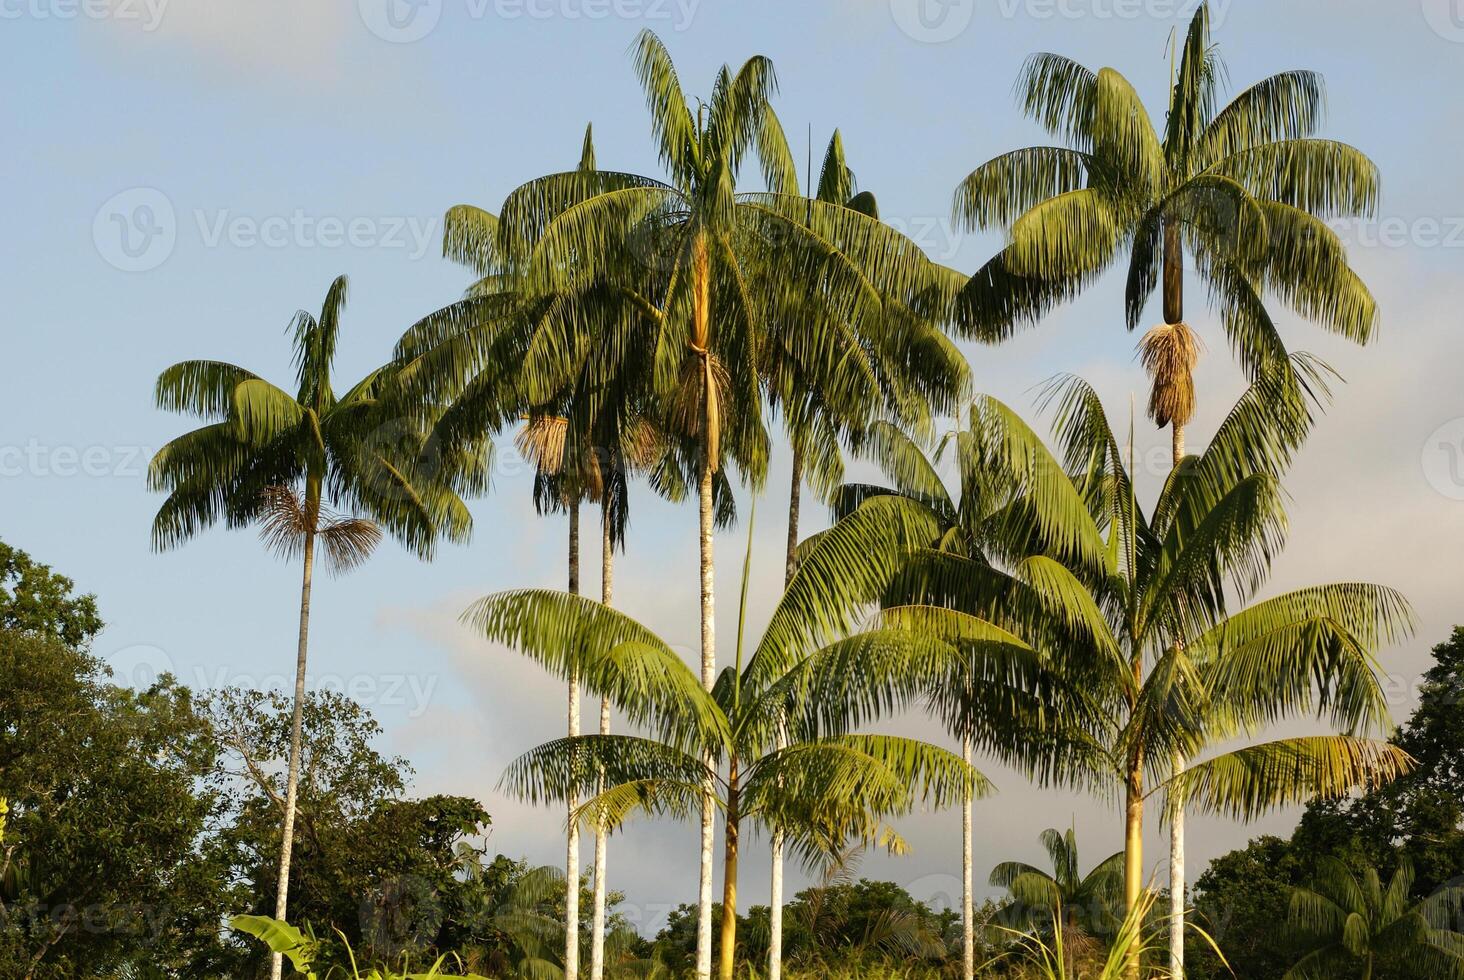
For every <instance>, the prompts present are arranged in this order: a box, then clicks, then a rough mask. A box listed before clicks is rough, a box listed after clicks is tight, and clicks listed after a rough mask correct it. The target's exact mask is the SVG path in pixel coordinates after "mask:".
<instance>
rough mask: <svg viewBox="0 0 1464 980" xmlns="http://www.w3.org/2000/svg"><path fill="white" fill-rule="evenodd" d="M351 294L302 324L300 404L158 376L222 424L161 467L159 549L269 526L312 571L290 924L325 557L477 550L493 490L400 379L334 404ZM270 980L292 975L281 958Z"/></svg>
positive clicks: (297, 709) (245, 377)
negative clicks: (439, 444) (462, 545)
mask: <svg viewBox="0 0 1464 980" xmlns="http://www.w3.org/2000/svg"><path fill="white" fill-rule="evenodd" d="M346 288H347V282H346V278H345V277H344V276H341V277H340V278H338V279H336V280H335V281H334V282H333V283H331V286H330V289H329V291H328V292H327V293H326V297H325V304H324V306H323V308H322V309H321V312H320V316H319V318H316V317H314V316H311V315H310V314H309V313H307V312H305V311H304V310H302V311H300V312H299V313H297V314H295V318H294V321H293V323H292V329H293V331H294V348H295V368H296V383H297V386H298V388H297V392H296V394H294V395H291V394H289V393H288V392H286V391H285V390H283V389H281V388H277V387H275V386H274V385H272V384H270V383H269V382H268V381H265V380H264V379H263V378H262V377H260V376H259V375H256V374H254V373H253V372H251V371H248V370H246V369H244V368H242V367H238V366H236V365H233V364H226V363H223V362H220V361H182V362H180V363H178V364H175V365H173V366H172V367H170V368H168V369H167V370H166V371H164V372H163V373H162V374H161V375H159V377H158V381H157V390H156V401H157V404H158V407H159V408H162V409H165V410H168V411H176V412H184V413H188V414H191V415H195V416H198V417H200V418H202V419H205V420H208V422H209V424H207V425H204V426H202V427H201V428H198V429H194V430H193V431H191V432H188V433H186V434H184V435H182V436H179V437H178V438H176V439H174V440H172V441H171V442H169V443H168V444H167V445H166V446H164V447H163V448H162V449H161V450H159V451H158V453H157V455H156V456H154V457H153V459H152V463H151V464H150V467H149V470H148V483H149V486H150V487H151V488H152V489H154V490H159V491H163V492H165V493H167V494H168V497H167V499H166V500H165V501H164V502H163V505H162V507H161V508H159V510H158V513H157V516H156V518H155V519H154V520H153V532H152V539H153V546H154V547H155V548H157V549H159V550H164V549H168V548H172V547H175V546H177V545H179V544H181V543H183V542H184V541H186V540H188V539H189V538H192V537H193V536H194V535H196V534H198V533H200V532H201V531H203V530H204V529H206V528H208V527H210V526H211V525H213V524H215V523H216V522H218V521H220V520H222V521H223V522H224V523H225V524H226V525H227V526H229V527H244V526H247V525H250V524H254V523H258V524H260V526H261V533H262V536H263V538H264V541H265V543H266V544H267V545H268V546H269V547H270V548H271V550H273V551H275V552H277V553H279V554H280V555H281V556H284V557H288V558H298V559H300V561H301V564H302V568H303V572H302V580H301V585H300V628H299V642H298V646H297V649H296V658H295V696H294V715H293V718H292V721H291V736H290V763H289V771H288V775H287V778H286V783H285V799H284V805H283V809H284V813H283V819H282V831H281V841H280V864H279V882H278V887H277V890H276V895H275V918H277V919H283V918H284V917H285V912H286V903H287V899H288V896H289V883H290V852H291V848H292V845H293V843H294V826H295V806H296V792H297V788H298V783H299V774H300V726H301V710H302V706H303V703H304V698H305V663H306V649H307V642H308V636H309V627H310V593H311V585H312V581H313V577H314V572H315V561H316V547H317V545H319V548H320V557H321V558H322V559H323V561H324V562H325V564H326V567H327V568H328V569H330V570H333V571H346V570H348V569H350V568H352V567H354V566H355V565H357V564H360V563H361V562H362V561H364V560H365V559H366V558H367V557H368V556H369V555H370V553H371V551H372V549H373V548H374V547H375V545H376V543H377V541H378V540H379V539H380V538H381V528H382V527H385V528H386V530H387V531H389V532H390V533H391V534H392V535H393V536H395V537H397V538H398V539H399V540H401V541H402V543H403V544H405V545H406V546H407V548H408V549H410V550H411V551H413V552H415V553H416V554H417V555H418V556H419V557H422V558H430V557H431V555H432V551H433V547H434V544H435V541H436V538H437V537H438V535H439V534H442V535H444V536H446V537H447V538H448V539H450V540H454V541H461V540H464V539H466V538H467V536H468V533H469V531H470V530H471V527H472V519H471V517H470V516H469V514H468V512H467V508H466V506H465V505H464V504H463V502H462V500H461V498H460V497H459V496H458V491H459V490H464V491H466V490H470V489H476V488H478V487H481V485H482V478H483V471H482V468H481V466H482V460H483V454H482V453H481V452H474V451H470V450H474V449H478V448H481V447H474V446H466V447H463V448H461V449H460V450H459V452H457V453H454V454H436V453H432V452H430V450H429V447H427V446H426V444H425V442H424V438H425V434H426V433H425V429H424V428H423V427H421V426H420V425H418V424H416V423H415V422H412V421H410V420H404V419H402V418H400V417H399V416H397V415H396V414H395V412H394V410H393V408H392V405H393V403H394V398H393V397H392V395H391V386H392V384H393V381H394V373H393V371H392V369H390V368H383V369H379V370H377V371H373V372H372V373H371V374H369V375H367V376H366V377H365V378H364V379H363V380H361V381H360V382H358V383H357V384H356V385H355V386H354V387H352V388H351V389H350V390H349V391H347V392H346V393H345V394H344V395H340V396H337V395H336V394H335V390H334V388H333V387H332V384H331V366H332V363H333V361H334V359H335V352H336V343H337V340H338V337H339V333H340V316H341V310H342V309H343V308H344V306H345V302H346ZM335 509H341V510H344V511H348V512H357V513H362V514H364V515H366V516H364V517H356V516H350V515H349V514H347V515H345V516H341V515H337V514H336V513H334V512H333V511H334V510H335ZM271 973H272V976H273V977H276V978H278V976H279V975H280V958H279V956H278V955H276V956H275V957H274V960H273V964H272V967H271Z"/></svg>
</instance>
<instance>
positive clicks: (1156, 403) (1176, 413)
mask: <svg viewBox="0 0 1464 980" xmlns="http://www.w3.org/2000/svg"><path fill="white" fill-rule="evenodd" d="M1200 349H1201V348H1200V338H1199V337H1198V336H1197V335H1196V334H1195V332H1194V331H1193V330H1191V329H1190V328H1189V325H1188V324H1185V323H1161V324H1159V326H1157V327H1155V328H1154V329H1152V330H1150V331H1149V332H1148V333H1146V334H1144V338H1143V339H1142V340H1140V341H1139V359H1140V360H1141V361H1143V364H1144V370H1145V371H1147V372H1148V374H1149V378H1150V382H1151V385H1150V388H1149V417H1150V418H1151V419H1153V420H1154V423H1155V424H1156V425H1158V426H1159V427H1160V428H1163V427H1164V426H1166V425H1169V424H1171V423H1173V424H1174V425H1177V426H1185V425H1188V424H1189V420H1190V419H1191V418H1192V417H1193V416H1194V414H1195V376H1194V371H1195V365H1196V364H1198V363H1199V360H1200Z"/></svg>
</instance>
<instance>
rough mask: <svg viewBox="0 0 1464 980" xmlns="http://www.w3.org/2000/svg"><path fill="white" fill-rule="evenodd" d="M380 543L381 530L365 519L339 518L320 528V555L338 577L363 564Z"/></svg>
mask: <svg viewBox="0 0 1464 980" xmlns="http://www.w3.org/2000/svg"><path fill="white" fill-rule="evenodd" d="M380 543H381V528H379V527H377V526H376V522H375V521H371V520H367V519H366V518H364V517H337V518H335V519H333V520H332V521H331V522H330V523H329V524H325V525H323V526H322V527H321V528H320V544H321V555H322V557H323V558H324V559H325V565H326V569H327V570H328V571H330V572H331V573H332V574H335V575H344V574H345V573H346V572H349V571H350V570H351V569H353V568H355V567H357V566H358V565H362V564H364V563H365V561H366V559H368V558H370V557H371V552H373V551H375V550H376V546H377V545H378V544H380Z"/></svg>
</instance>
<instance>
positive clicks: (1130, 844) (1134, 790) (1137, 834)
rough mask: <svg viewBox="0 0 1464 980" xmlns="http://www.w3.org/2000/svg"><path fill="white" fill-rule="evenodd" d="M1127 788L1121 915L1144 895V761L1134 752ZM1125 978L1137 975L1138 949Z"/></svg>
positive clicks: (1133, 947)
mask: <svg viewBox="0 0 1464 980" xmlns="http://www.w3.org/2000/svg"><path fill="white" fill-rule="evenodd" d="M1127 782H1128V785H1127V786H1126V787H1125V792H1124V822H1123V899H1124V911H1125V912H1132V911H1133V910H1134V908H1136V907H1137V906H1138V904H1139V899H1140V897H1141V896H1142V894H1143V891H1144V760H1143V756H1142V755H1140V754H1139V753H1138V752H1135V753H1134V754H1133V756H1132V757H1131V758H1130V762H1129V772H1128V780H1127ZM1129 956H1130V960H1129V965H1128V975H1129V976H1130V977H1132V978H1137V977H1138V975H1139V945H1138V943H1137V942H1135V943H1134V945H1133V946H1132V947H1131V948H1130V950H1129Z"/></svg>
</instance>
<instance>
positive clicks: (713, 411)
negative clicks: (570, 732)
mask: <svg viewBox="0 0 1464 980" xmlns="http://www.w3.org/2000/svg"><path fill="white" fill-rule="evenodd" d="M691 266H692V268H691V279H692V282H691V290H692V303H691V305H692V311H691V312H692V328H691V351H692V353H693V354H694V355H695V356H696V357H697V359H698V361H699V362H700V367H701V375H702V399H703V401H702V406H701V407H702V411H703V413H704V415H703V422H702V424H703V430H702V433H701V437H702V461H701V462H702V471H701V486H700V488H699V492H700V501H699V502H700V508H699V511H700V513H699V520H700V527H699V536H700V548H701V674H702V686H704V687H705V688H706V689H707V691H711V689H712V687H713V686H714V685H715V684H716V682H717V630H716V610H715V602H714V599H713V594H714V590H713V566H712V479H713V475H714V474H715V473H716V471H717V464H718V463H719V462H720V461H721V445H720V440H721V414H720V406H719V404H718V402H717V388H716V383H715V379H714V377H713V374H712V362H711V337H712V268H711V255H710V253H709V252H708V250H707V239H706V234H705V233H704V232H698V233H697V235H696V238H695V239H694V240H693V242H692V257H691ZM703 762H705V763H706V768H707V773H708V775H707V785H706V787H705V789H704V790H703V791H702V812H701V880H700V882H699V887H698V893H697V923H696V975H697V977H698V980H708V978H710V977H711V975H712V861H713V860H714V852H715V850H716V798H715V791H716V787H715V786H714V785H713V783H712V778H713V777H712V775H711V772H712V762H713V760H712V757H711V754H710V752H709V753H707V754H706V755H705V756H704V757H703Z"/></svg>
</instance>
